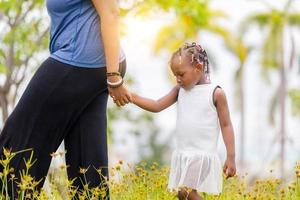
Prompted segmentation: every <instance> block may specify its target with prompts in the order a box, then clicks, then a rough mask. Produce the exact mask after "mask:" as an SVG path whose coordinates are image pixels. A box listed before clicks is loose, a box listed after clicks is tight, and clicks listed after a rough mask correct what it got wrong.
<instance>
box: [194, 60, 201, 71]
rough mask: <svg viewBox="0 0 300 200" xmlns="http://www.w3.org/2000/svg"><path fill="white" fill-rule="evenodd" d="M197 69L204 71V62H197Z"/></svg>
mask: <svg viewBox="0 0 300 200" xmlns="http://www.w3.org/2000/svg"><path fill="white" fill-rule="evenodd" d="M195 67H196V69H198V70H200V71H202V70H203V63H202V62H197V63H196V65H195Z"/></svg>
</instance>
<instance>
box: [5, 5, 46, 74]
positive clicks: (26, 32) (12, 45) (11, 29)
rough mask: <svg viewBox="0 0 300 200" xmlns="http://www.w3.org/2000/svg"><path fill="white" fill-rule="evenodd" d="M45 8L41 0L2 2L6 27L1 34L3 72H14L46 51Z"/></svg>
mask: <svg viewBox="0 0 300 200" xmlns="http://www.w3.org/2000/svg"><path fill="white" fill-rule="evenodd" d="M43 7H44V1H41V0H29V1H19V0H5V1H4V0H2V1H1V2H0V13H1V15H3V16H2V20H1V22H2V25H3V26H4V28H3V31H1V33H0V39H1V45H0V63H1V70H0V71H1V73H12V71H13V70H14V68H18V67H21V66H22V65H26V64H28V61H29V60H30V59H31V58H32V57H33V56H34V54H36V53H39V52H40V51H41V50H44V49H45V48H46V46H47V43H48V37H47V36H48V35H47V34H48V27H47V25H45V22H44V21H43V20H44V19H43V18H42V17H41V13H42V11H43Z"/></svg>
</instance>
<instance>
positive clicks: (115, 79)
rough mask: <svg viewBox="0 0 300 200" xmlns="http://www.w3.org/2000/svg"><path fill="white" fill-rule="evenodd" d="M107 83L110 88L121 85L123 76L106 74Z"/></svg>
mask: <svg viewBox="0 0 300 200" xmlns="http://www.w3.org/2000/svg"><path fill="white" fill-rule="evenodd" d="M107 85H108V87H110V88H117V87H120V86H121V85H123V78H122V77H121V76H118V75H116V76H108V77H107Z"/></svg>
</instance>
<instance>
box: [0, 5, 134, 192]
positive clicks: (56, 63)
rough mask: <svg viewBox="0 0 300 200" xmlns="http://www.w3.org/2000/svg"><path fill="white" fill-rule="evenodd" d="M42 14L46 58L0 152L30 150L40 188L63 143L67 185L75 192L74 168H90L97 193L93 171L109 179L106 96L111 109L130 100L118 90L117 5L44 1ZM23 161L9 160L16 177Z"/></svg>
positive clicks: (11, 118) (90, 180)
mask: <svg viewBox="0 0 300 200" xmlns="http://www.w3.org/2000/svg"><path fill="white" fill-rule="evenodd" d="M47 9H48V13H49V15H50V18H51V30H50V53H51V56H50V57H49V58H48V59H47V60H46V61H44V62H43V64H42V65H41V66H40V68H39V69H38V70H37V72H36V73H35V75H34V76H33V78H32V79H31V81H30V82H29V84H28V86H27V88H26V90H25V92H24V94H23V95H22V97H21V99H20V101H19V102H18V104H17V106H16V108H15V109H14V111H13V112H12V114H11V115H10V116H9V118H8V119H7V121H6V123H5V126H4V128H3V131H2V134H1V137H0V149H1V150H2V149H3V148H8V149H11V150H12V151H13V152H16V151H20V150H24V149H29V148H32V149H33V151H34V159H36V160H37V161H36V163H35V164H34V165H33V166H32V167H31V169H30V170H29V173H30V174H31V176H33V177H34V178H35V180H42V181H41V182H40V184H39V185H38V189H40V188H41V187H42V186H43V183H44V179H45V177H46V175H47V171H48V168H49V165H50V161H51V157H50V154H51V153H52V152H55V151H56V150H57V148H58V147H59V145H60V144H61V142H62V140H64V142H65V148H66V151H67V154H66V164H67V166H68V168H67V172H68V178H69V179H73V178H76V177H77V179H76V181H75V182H74V185H75V186H76V187H79V188H82V184H81V182H80V179H79V178H78V177H79V176H80V174H79V168H89V170H88V171H87V172H86V173H85V177H86V181H87V182H88V183H89V186H90V187H96V186H99V185H100V183H101V181H102V180H101V178H100V176H99V174H98V172H97V171H96V169H99V168H101V169H102V175H104V176H108V171H107V165H108V158H107V138H106V109H107V107H106V106H107V99H108V94H110V96H111V97H113V98H114V100H115V103H116V104H117V105H118V106H124V105H125V104H127V103H129V102H130V100H131V99H130V98H131V97H130V93H129V92H128V91H127V89H126V88H125V87H124V86H123V85H122V83H123V79H122V77H123V76H124V73H125V67H126V63H125V56H124V53H123V52H122V50H121V49H120V42H119V11H118V6H117V0H92V1H90V0H72V1H70V0H47ZM100 19H101V20H100ZM119 66H120V67H119ZM119 70H120V72H121V73H119ZM1 154H2V158H3V152H2V153H1ZM29 155H30V152H25V153H20V154H17V155H16V156H15V157H14V159H13V160H12V161H11V163H10V165H11V166H12V167H13V168H14V172H15V174H16V175H18V174H19V171H20V170H22V169H24V168H25V164H24V161H23V158H24V157H25V158H29ZM16 189H17V187H16V184H15V185H14V191H16Z"/></svg>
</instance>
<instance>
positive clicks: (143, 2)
mask: <svg viewBox="0 0 300 200" xmlns="http://www.w3.org/2000/svg"><path fill="white" fill-rule="evenodd" d="M209 2H210V1H209V0H189V1H182V0H140V1H135V3H133V4H132V6H131V7H130V9H128V10H129V11H130V12H131V13H135V14H136V15H139V16H143V15H157V14H158V13H168V14H173V15H174V17H173V19H174V20H172V21H171V22H170V23H169V24H168V25H166V26H164V27H162V29H161V30H160V31H159V32H158V34H157V37H156V40H155V45H154V50H155V51H156V52H159V51H160V50H162V49H166V50H169V51H171V52H173V51H174V50H176V49H177V48H179V47H180V45H182V44H183V43H184V42H186V41H188V40H196V39H197V38H198V36H199V31H203V30H205V31H209V32H212V33H216V34H218V35H221V36H223V35H224V34H225V33H227V32H228V31H227V30H226V29H224V28H223V27H221V26H219V25H218V22H217V20H219V19H222V18H224V17H225V16H226V15H225V13H224V12H222V11H220V10H213V9H211V8H210V6H209Z"/></svg>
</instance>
